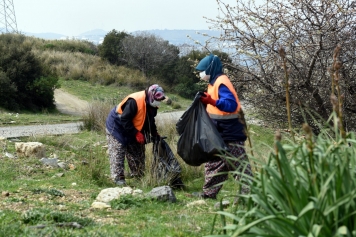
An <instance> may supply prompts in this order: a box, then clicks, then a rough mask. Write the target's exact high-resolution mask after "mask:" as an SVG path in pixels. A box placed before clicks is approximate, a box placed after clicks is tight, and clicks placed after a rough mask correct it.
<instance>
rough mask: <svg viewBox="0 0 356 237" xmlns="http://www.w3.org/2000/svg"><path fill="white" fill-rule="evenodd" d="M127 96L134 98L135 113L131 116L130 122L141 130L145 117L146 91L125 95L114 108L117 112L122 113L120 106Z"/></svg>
mask: <svg viewBox="0 0 356 237" xmlns="http://www.w3.org/2000/svg"><path fill="white" fill-rule="evenodd" d="M129 98H132V99H134V100H136V104H137V113H136V115H135V117H134V118H133V120H132V123H133V125H134V127H135V128H136V129H137V130H138V131H141V130H142V127H143V124H144V123H145V118H146V92H145V91H139V92H135V93H132V94H130V95H128V96H126V97H125V99H123V101H121V103H120V104H119V105H118V106H117V108H116V112H117V113H118V114H122V108H121V107H122V105H123V104H125V102H126V101H127V100H128V99H129Z"/></svg>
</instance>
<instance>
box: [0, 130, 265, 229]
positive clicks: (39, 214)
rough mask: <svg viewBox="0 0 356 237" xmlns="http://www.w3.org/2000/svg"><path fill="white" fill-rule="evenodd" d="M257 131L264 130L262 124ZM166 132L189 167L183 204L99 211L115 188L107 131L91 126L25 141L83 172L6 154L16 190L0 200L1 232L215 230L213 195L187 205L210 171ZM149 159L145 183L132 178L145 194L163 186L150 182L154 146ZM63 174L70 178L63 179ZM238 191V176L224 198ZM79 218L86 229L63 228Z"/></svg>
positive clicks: (9, 188) (7, 185)
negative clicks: (99, 200)
mask: <svg viewBox="0 0 356 237" xmlns="http://www.w3.org/2000/svg"><path fill="white" fill-rule="evenodd" d="M254 129H255V130H256V131H257V127H255V128H254ZM159 130H160V131H162V133H164V134H169V136H168V138H167V139H166V141H167V143H168V144H169V145H170V147H171V149H172V151H173V152H174V153H175V155H176V157H177V159H178V161H179V162H180V164H181V166H182V176H183V181H184V183H185V184H186V189H185V190H177V191H175V195H176V197H177V200H178V201H177V202H176V203H169V202H161V201H156V200H150V199H142V200H133V201H132V202H124V201H122V203H117V202H116V203H113V204H112V208H111V209H105V210H99V209H92V208H91V207H90V206H91V203H92V202H93V201H94V200H95V198H96V196H97V195H98V194H99V192H100V191H101V190H102V189H105V188H109V187H115V186H114V184H113V183H112V182H111V181H110V179H109V163H108V158H107V154H106V148H105V147H104V146H105V145H106V138H105V136H104V134H102V133H96V132H88V131H83V132H81V133H79V134H74V135H62V136H45V137H37V138H36V139H34V138H31V137H28V138H22V141H38V142H42V143H43V144H45V146H46V154H47V156H48V157H51V156H57V157H58V158H59V159H60V160H61V161H64V162H66V163H67V164H72V165H73V167H75V169H68V170H63V169H60V168H47V167H45V166H44V165H43V164H42V163H41V162H40V161H39V160H38V159H37V158H33V157H32V158H31V157H30V158H24V157H19V158H18V159H9V158H5V157H2V158H0V159H1V166H0V172H1V174H2V179H1V180H0V187H1V191H2V192H4V191H6V192H8V193H9V195H8V196H7V195H6V194H3V195H2V196H1V197H0V229H1V230H2V231H1V233H0V236H8V235H11V236H204V235H208V234H209V233H210V230H211V226H212V223H213V219H214V213H215V211H216V210H215V209H214V204H215V203H216V202H217V201H215V200H206V204H203V205H193V206H191V207H187V204H189V203H192V202H194V201H197V199H196V198H195V197H192V196H191V193H192V192H196V191H200V190H201V188H202V185H203V181H204V175H203V169H202V167H192V166H188V165H186V164H184V163H183V161H182V160H181V159H180V158H179V157H178V156H177V154H176V141H177V137H176V134H175V133H174V124H171V125H165V126H164V127H159ZM268 132H269V131H268ZM259 133H264V132H263V129H262V130H260V131H259ZM266 133H267V131H266ZM256 134H257V132H256ZM261 137H262V138H263V139H264V136H257V135H253V141H254V143H259V142H261V140H260V138H261ZM6 146H7V150H8V151H9V152H14V151H15V149H14V143H13V142H10V141H6ZM146 157H147V158H146V159H147V160H146V164H147V167H146V169H147V171H146V176H145V177H144V178H143V179H142V180H136V179H128V180H127V183H128V185H129V186H130V187H133V188H137V189H141V190H143V191H144V193H147V192H149V191H150V190H152V188H154V187H156V186H157V185H158V184H157V183H154V182H152V180H151V179H150V175H151V174H150V173H149V172H150V171H149V164H150V162H151V161H152V159H153V158H152V145H151V144H148V145H147V146H146ZM126 167H127V166H126ZM60 173H63V175H62V176H58V174H60ZM159 185H161V184H159ZM237 190H238V187H237V184H236V183H234V182H233V180H232V179H231V178H230V179H229V180H228V181H227V183H225V184H224V187H223V189H222V190H221V192H220V193H219V196H218V198H219V199H221V198H224V199H226V200H230V202H231V203H232V202H233V198H234V197H233V196H234V194H235V193H236V192H237ZM6 192H4V193H6ZM230 208H232V207H230ZM73 221H75V222H77V223H81V225H82V228H80V229H77V228H74V227H68V226H67V227H65V226H63V223H69V222H73ZM38 226H40V227H41V228H39V227H38ZM11 229H12V230H14V232H11Z"/></svg>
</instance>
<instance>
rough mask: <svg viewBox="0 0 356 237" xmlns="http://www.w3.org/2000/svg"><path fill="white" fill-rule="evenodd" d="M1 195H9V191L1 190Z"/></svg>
mask: <svg viewBox="0 0 356 237" xmlns="http://www.w3.org/2000/svg"><path fill="white" fill-rule="evenodd" d="M1 195H2V196H4V197H8V196H10V193H9V192H8V191H2V193H1Z"/></svg>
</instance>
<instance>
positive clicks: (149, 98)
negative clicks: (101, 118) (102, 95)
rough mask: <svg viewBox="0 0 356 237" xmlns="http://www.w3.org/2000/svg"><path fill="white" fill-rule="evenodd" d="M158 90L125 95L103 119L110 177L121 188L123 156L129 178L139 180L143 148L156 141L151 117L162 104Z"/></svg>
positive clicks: (143, 158) (156, 88)
mask: <svg viewBox="0 0 356 237" xmlns="http://www.w3.org/2000/svg"><path fill="white" fill-rule="evenodd" d="M164 99H165V96H164V91H163V89H162V87H160V86H159V85H157V84H154V85H151V86H150V87H148V88H147V89H145V90H143V91H139V92H136V93H133V94H130V95H128V96H127V97H126V98H125V99H123V100H122V101H121V103H120V104H119V105H118V106H115V107H114V108H113V109H112V110H111V111H110V113H109V115H108V117H107V119H106V138H107V141H108V150H109V159H110V174H111V178H112V179H113V181H114V182H115V183H116V184H117V185H119V186H121V185H125V184H126V182H125V174H124V170H125V166H124V162H125V156H126V158H127V163H128V165H129V168H130V172H131V173H130V175H131V176H132V177H142V176H143V174H144V171H145V144H146V143H147V142H148V141H149V140H150V139H149V137H150V135H151V136H152V137H153V138H154V139H159V134H158V132H157V127H156V123H155V117H156V115H157V109H158V106H159V104H160V102H161V101H162V100H164Z"/></svg>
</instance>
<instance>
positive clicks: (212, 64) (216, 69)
mask: <svg viewBox="0 0 356 237" xmlns="http://www.w3.org/2000/svg"><path fill="white" fill-rule="evenodd" d="M195 69H196V70H197V71H205V74H206V75H210V79H209V83H210V84H214V82H215V80H216V78H217V77H218V76H220V75H221V74H223V71H222V63H221V61H220V58H219V57H218V56H216V55H213V54H210V55H209V56H206V57H205V58H203V59H202V60H200V62H199V63H198V66H197V67H196V68H195Z"/></svg>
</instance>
